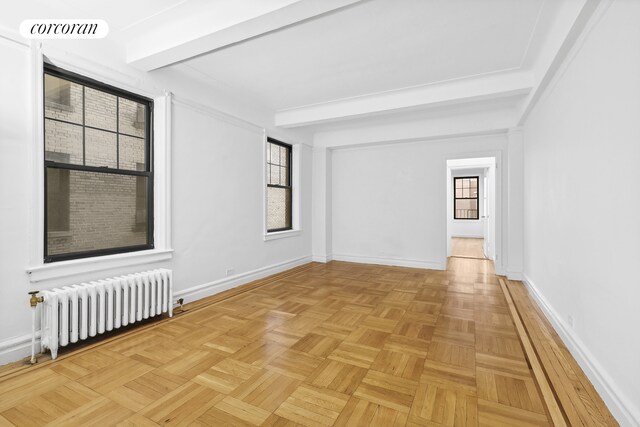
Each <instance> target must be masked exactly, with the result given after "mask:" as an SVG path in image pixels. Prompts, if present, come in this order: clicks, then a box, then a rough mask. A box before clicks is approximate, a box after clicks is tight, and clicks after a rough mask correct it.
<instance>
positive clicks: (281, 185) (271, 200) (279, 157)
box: [267, 138, 292, 232]
mask: <svg viewBox="0 0 640 427" xmlns="http://www.w3.org/2000/svg"><path fill="white" fill-rule="evenodd" d="M291 205H292V204H291V145H289V144H285V143H283V142H280V141H277V140H275V139H273V138H268V139H267V232H274V231H285V230H291V229H292V219H291V218H292V214H291Z"/></svg>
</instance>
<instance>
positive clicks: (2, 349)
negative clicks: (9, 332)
mask: <svg viewBox="0 0 640 427" xmlns="http://www.w3.org/2000/svg"><path fill="white" fill-rule="evenodd" d="M39 352H40V331H37V332H36V353H39ZM27 356H31V334H27V335H21V336H19V337H12V338H9V339H6V340H4V341H0V365H6V364H7V363H12V362H16V361H18V360H20V359H23V358H25V357H27Z"/></svg>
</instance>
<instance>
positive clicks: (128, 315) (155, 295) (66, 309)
mask: <svg viewBox="0 0 640 427" xmlns="http://www.w3.org/2000/svg"><path fill="white" fill-rule="evenodd" d="M43 296H44V303H43V311H42V329H41V337H42V341H41V346H42V351H44V350H45V349H46V348H48V349H49V350H51V357H52V358H53V359H55V358H56V357H58V347H63V346H65V345H68V344H69V343H75V342H78V341H79V340H85V339H87V338H89V337H95V336H96V335H98V334H102V333H104V332H108V331H111V330H113V329H118V328H120V327H121V326H127V325H129V324H131V323H135V322H138V321H140V320H142V319H148V318H149V317H154V316H158V315H160V314H162V313H168V314H169V317H172V316H173V286H172V276H171V270H167V269H158V270H152V271H146V272H143V273H135V274H129V275H126V276H120V277H114V278H111V279H105V280H98V281H94V282H88V283H82V284H80V285H72V286H64V287H62V288H55V289H50V290H46V291H43Z"/></svg>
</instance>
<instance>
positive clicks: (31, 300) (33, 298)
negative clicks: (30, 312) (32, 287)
mask: <svg viewBox="0 0 640 427" xmlns="http://www.w3.org/2000/svg"><path fill="white" fill-rule="evenodd" d="M29 295H31V298H29V305H31V307H35V306H36V305H38V303H41V302H44V297H38V296H36V295H38V291H32V292H29Z"/></svg>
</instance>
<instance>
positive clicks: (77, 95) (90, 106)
mask: <svg viewBox="0 0 640 427" xmlns="http://www.w3.org/2000/svg"><path fill="white" fill-rule="evenodd" d="M152 111H153V101H151V100H150V99H147V98H144V97H141V96H138V95H135V94H132V93H129V92H126V91H123V90H120V89H117V88H114V87H111V86H107V85H105V84H102V83H99V82H96V81H94V80H91V79H87V78H84V77H81V76H78V75H76V74H74V73H70V72H67V71H64V70H61V69H59V68H57V67H53V66H50V65H45V73H44V147H45V148H44V149H45V153H44V156H45V162H44V169H45V170H44V177H45V186H44V188H45V235H44V242H45V245H44V261H45V262H52V261H60V260H65V259H74V258H84V257H89V256H97V255H107V254H114V253H121V252H131V251H136V250H143V249H151V248H153V209H152V208H153V169H152V149H151V148H152V147H151V131H150V129H151V121H152Z"/></svg>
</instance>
